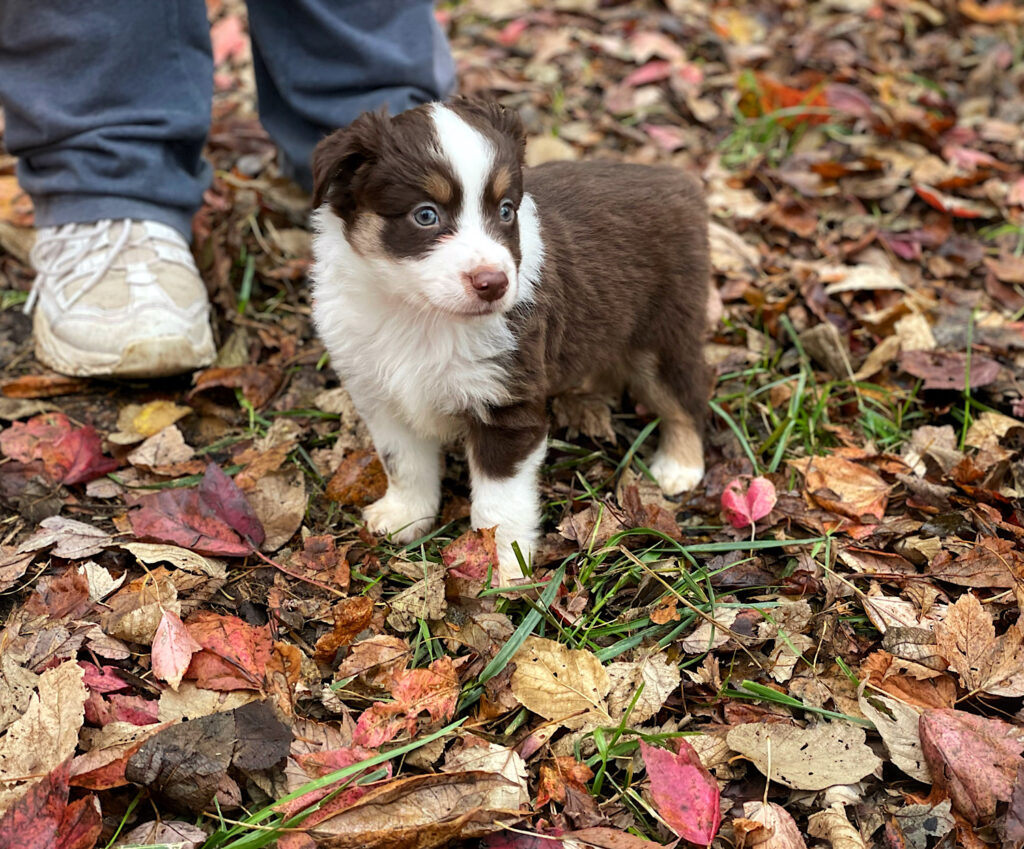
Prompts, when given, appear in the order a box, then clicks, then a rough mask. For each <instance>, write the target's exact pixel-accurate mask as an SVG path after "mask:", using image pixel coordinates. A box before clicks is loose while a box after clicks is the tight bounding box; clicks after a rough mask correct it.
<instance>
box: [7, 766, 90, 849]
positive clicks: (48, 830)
mask: <svg viewBox="0 0 1024 849" xmlns="http://www.w3.org/2000/svg"><path fill="white" fill-rule="evenodd" d="M70 772H71V761H70V760H68V761H65V762H64V763H62V764H61V765H60V766H59V767H57V768H56V769H54V770H53V772H51V773H50V774H49V775H47V776H45V777H44V778H42V779H40V780H39V781H37V782H36V783H35V784H33V785H32V786H31V787H30V788H29V790H28V792H27V793H26V794H25V795H24V796H21V797H20V798H19V799H17V800H16V801H15V802H14V803H13V804H12V805H11V806H10V807H9V808H8V809H7V810H6V811H5V812H4V814H3V816H2V817H0V849H92V847H93V846H95V845H96V840H97V839H98V838H99V836H100V831H101V829H102V825H103V823H102V819H101V818H100V812H99V807H98V806H97V804H96V797H95V796H86V797H85V798H83V799H79V800H78V801H77V802H75V803H74V804H72V805H68V776H69V774H70Z"/></svg>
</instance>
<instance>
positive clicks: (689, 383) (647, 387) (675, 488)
mask: <svg viewBox="0 0 1024 849" xmlns="http://www.w3.org/2000/svg"><path fill="white" fill-rule="evenodd" d="M706 388H707V367H706V366H705V365H704V363H703V362H697V363H689V364H688V365H686V366H684V365H683V364H680V363H676V364H673V365H669V364H667V363H664V362H659V361H658V360H657V359H656V358H655V357H654V356H653V355H650V356H645V357H644V358H643V361H642V362H641V363H639V364H638V367H637V370H636V372H635V374H634V376H633V377H632V379H631V381H630V390H631V392H632V394H633V395H634V397H635V398H637V399H638V400H641V401H643V403H645V404H646V405H647V406H649V407H650V408H651V411H652V412H654V413H655V414H657V415H658V417H659V418H660V419H661V424H660V425H659V437H658V450H657V451H655V453H654V457H653V459H652V460H651V464H650V470H651V474H652V475H654V479H655V480H656V481H657V482H658V486H660V487H661V490H662V492H664V493H665V494H666V495H679V494H680V493H681V492H686V491H687V490H690V489H693V488H694V487H695V486H696V485H697V484H698V483H700V481H701V478H703V477H704V444H703V440H702V435H701V432H702V430H703V424H704V413H705V409H706V404H707V396H706Z"/></svg>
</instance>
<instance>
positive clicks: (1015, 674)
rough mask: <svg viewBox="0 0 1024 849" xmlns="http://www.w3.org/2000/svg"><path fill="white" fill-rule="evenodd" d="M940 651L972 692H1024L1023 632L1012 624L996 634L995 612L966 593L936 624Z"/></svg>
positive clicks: (1020, 693)
mask: <svg viewBox="0 0 1024 849" xmlns="http://www.w3.org/2000/svg"><path fill="white" fill-rule="evenodd" d="M935 636H936V639H937V641H938V648H939V653H940V654H941V655H942V656H943V657H944V658H945V659H946V662H947V663H949V667H950V669H952V670H954V671H955V672H956V673H957V675H959V676H960V681H961V683H962V684H963V685H964V687H966V688H967V689H968V690H969V691H970V692H972V693H977V692H984V693H989V694H990V695H993V696H1008V697H1019V696H1024V633H1022V632H1021V629H1020V626H1019V625H1016V624H1015V625H1011V626H1010V627H1009V629H1008V630H1007V632H1006V633H1005V634H1003V635H1002V636H1001V637H999V638H998V639H997V638H996V629H995V625H994V624H993V623H992V614H991V613H989V612H988V611H987V610H986V609H985V608H983V607H982V606H981V602H979V601H978V597H977V596H976V595H974V593H964V594H963V595H962V596H960V598H959V599H957V602H956V604H953V605H951V606H950V608H949V610H948V611H947V613H946V618H945V620H944V621H943V622H941V623H940V624H939V625H937V626H936V627H935Z"/></svg>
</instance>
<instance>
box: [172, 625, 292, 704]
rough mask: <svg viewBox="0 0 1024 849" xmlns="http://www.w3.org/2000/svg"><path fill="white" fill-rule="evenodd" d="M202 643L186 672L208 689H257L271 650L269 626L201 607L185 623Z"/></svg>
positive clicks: (189, 630) (260, 685) (194, 637)
mask: <svg viewBox="0 0 1024 849" xmlns="http://www.w3.org/2000/svg"><path fill="white" fill-rule="evenodd" d="M186 627H187V628H188V632H189V634H191V635H192V638H193V639H194V640H195V641H196V642H197V643H198V644H199V645H200V646H201V647H202V650H201V651H198V652H196V653H195V654H194V655H192V663H191V664H189V667H188V671H187V673H186V676H187V677H188V678H194V679H196V685H197V686H199V687H203V688H205V689H207V690H259V689H260V688H261V687H262V686H263V681H264V675H265V670H266V668H267V664H268V663H269V662H270V656H271V653H272V652H273V640H272V639H271V637H270V627H269V626H264V627H262V628H254V627H252V626H251V625H247V624H246V623H245V622H243V621H242V620H241V619H239V618H238V617H236V616H221V615H220V614H218V613H213V612H211V611H200V612H199V613H196V614H195V615H193V616H192V617H191V618H190V619H189V621H188V622H187V623H186Z"/></svg>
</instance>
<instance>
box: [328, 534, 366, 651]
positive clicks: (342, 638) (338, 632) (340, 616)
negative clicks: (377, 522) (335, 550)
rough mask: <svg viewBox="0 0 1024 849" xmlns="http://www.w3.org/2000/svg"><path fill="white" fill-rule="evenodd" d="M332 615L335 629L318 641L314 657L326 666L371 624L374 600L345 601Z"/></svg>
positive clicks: (364, 598) (362, 597)
mask: <svg viewBox="0 0 1024 849" xmlns="http://www.w3.org/2000/svg"><path fill="white" fill-rule="evenodd" d="M332 541H333V540H332ZM331 615H332V616H333V617H334V629H333V630H332V631H329V632H328V633H326V634H324V635H323V636H322V637H321V638H320V639H319V640H317V641H316V649H315V653H314V655H313V658H314V660H316V662H317V663H323V664H326V665H331V664H333V663H334V658H335V655H337V653H338V649H340V648H342V647H344V646H347V645H349V644H350V643H351V642H352V641H353V640H354V639H355V638H356V635H357V634H359V632H360V631H362V630H363V629H364V628H366V627H367V626H368V625H369V624H370V619H371V617H372V616H373V600H372V599H370V598H368V597H367V596H356V597H355V598H346V599H343V600H342V601H340V602H338V603H337V604H336V605H334V607H333V608H331Z"/></svg>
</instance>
